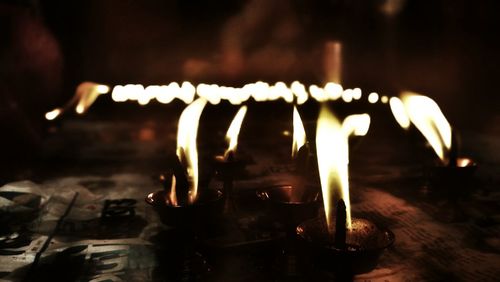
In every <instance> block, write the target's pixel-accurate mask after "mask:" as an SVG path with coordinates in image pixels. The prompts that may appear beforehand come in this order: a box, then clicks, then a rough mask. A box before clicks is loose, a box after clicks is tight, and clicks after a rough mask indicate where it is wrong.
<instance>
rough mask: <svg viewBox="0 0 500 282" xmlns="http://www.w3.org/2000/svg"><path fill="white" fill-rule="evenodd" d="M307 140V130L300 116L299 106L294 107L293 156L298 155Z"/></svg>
mask: <svg viewBox="0 0 500 282" xmlns="http://www.w3.org/2000/svg"><path fill="white" fill-rule="evenodd" d="M306 141H307V137H306V130H305V129H304V124H303V123H302V119H301V118H300V114H299V111H298V110H297V107H293V143H292V158H295V157H296V156H297V153H298V152H299V149H300V148H301V147H302V146H304V144H305V143H306Z"/></svg>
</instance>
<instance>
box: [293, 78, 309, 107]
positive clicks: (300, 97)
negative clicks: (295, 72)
mask: <svg viewBox="0 0 500 282" xmlns="http://www.w3.org/2000/svg"><path fill="white" fill-rule="evenodd" d="M290 88H291V90H292V93H293V94H294V95H295V97H297V105H302V104H304V103H305V102H306V101H307V99H308V98H309V95H308V94H307V90H306V87H305V86H304V84H302V83H300V82H298V81H294V82H292V85H291V86H290Z"/></svg>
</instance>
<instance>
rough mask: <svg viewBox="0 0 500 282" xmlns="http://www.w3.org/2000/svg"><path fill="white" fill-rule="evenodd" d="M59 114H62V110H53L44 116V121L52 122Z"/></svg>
mask: <svg viewBox="0 0 500 282" xmlns="http://www.w3.org/2000/svg"><path fill="white" fill-rule="evenodd" d="M61 112H62V110H61V109H60V108H57V109H54V110H52V111H50V112H47V113H46V114H45V119H47V120H53V119H55V118H57V117H58V116H59V115H60V114H61Z"/></svg>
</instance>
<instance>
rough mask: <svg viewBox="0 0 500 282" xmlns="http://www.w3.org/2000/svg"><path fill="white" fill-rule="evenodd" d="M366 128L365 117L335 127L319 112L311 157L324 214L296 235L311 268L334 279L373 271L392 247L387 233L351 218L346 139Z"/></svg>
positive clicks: (326, 111)
mask: <svg viewBox="0 0 500 282" xmlns="http://www.w3.org/2000/svg"><path fill="white" fill-rule="evenodd" d="M369 125H370V116H369V115H368V114H359V115H350V116H348V117H347V118H346V119H345V120H344V121H343V122H342V123H341V122H340V121H339V120H338V119H337V118H336V117H335V116H334V115H333V114H332V113H331V112H330V110H329V109H328V107H327V106H326V105H323V106H322V108H321V111H320V114H319V118H318V124H317V129H316V151H317V159H318V170H319V175H320V182H321V190H322V196H323V205H324V212H325V213H324V216H320V217H318V218H315V219H311V220H307V221H304V222H302V223H301V224H300V225H299V226H298V227H297V229H296V233H297V235H298V238H299V239H301V242H302V243H303V244H304V245H305V246H306V248H305V249H306V251H307V253H309V254H310V255H311V258H312V261H313V263H314V264H315V265H317V266H319V267H321V268H323V269H325V270H331V271H334V272H336V273H340V274H345V273H347V274H354V273H362V272H367V271H369V270H371V269H373V268H374V267H375V266H376V264H377V261H378V258H379V256H380V255H381V254H382V252H383V250H384V249H386V248H387V247H389V246H390V245H391V244H392V243H393V242H394V235H393V233H392V232H390V231H389V230H386V229H382V228H379V227H377V226H376V225H375V224H374V223H372V222H370V221H368V220H366V219H361V218H352V217H351V210H350V200H349V181H348V162H349V156H348V153H349V142H348V141H349V140H348V138H349V136H350V135H358V136H362V135H365V134H366V133H367V131H368V128H369ZM334 207H335V208H334Z"/></svg>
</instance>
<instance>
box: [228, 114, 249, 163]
mask: <svg viewBox="0 0 500 282" xmlns="http://www.w3.org/2000/svg"><path fill="white" fill-rule="evenodd" d="M246 113H247V106H241V108H240V109H239V110H238V112H237V113H236V115H235V116H234V118H233V121H232V122H231V124H230V125H229V129H228V130H227V133H226V140H227V141H228V143H229V146H228V148H227V150H226V152H225V153H224V157H225V158H226V159H227V157H228V156H229V153H230V152H233V154H234V153H235V152H236V148H237V146H238V135H239V134H240V129H241V124H242V123H243V119H245V115H246Z"/></svg>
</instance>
